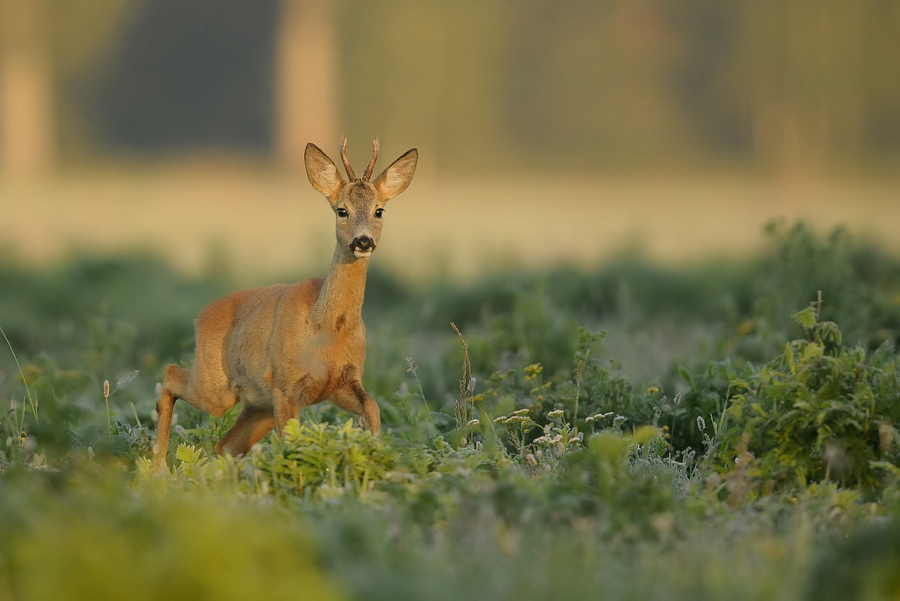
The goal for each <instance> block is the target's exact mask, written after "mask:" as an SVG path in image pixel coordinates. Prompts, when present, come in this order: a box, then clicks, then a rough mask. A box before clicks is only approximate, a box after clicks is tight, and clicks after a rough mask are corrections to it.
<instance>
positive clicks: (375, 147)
mask: <svg viewBox="0 0 900 601" xmlns="http://www.w3.org/2000/svg"><path fill="white" fill-rule="evenodd" d="M377 160H378V134H375V139H374V140H372V160H371V161H369V166H368V167H366V172H365V173H363V181H366V182H367V181H369V178H371V177H372V170H373V169H375V161H377Z"/></svg>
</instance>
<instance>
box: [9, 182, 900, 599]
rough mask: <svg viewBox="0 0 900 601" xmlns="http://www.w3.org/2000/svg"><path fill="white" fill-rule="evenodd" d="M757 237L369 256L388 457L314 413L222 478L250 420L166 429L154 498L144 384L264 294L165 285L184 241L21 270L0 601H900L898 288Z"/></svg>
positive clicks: (767, 236) (369, 311)
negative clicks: (547, 263)
mask: <svg viewBox="0 0 900 601" xmlns="http://www.w3.org/2000/svg"><path fill="white" fill-rule="evenodd" d="M409 196H410V197H412V196H413V195H412V192H411V193H410V195H409ZM407 200H408V201H409V202H408V205H407V206H405V207H404V210H403V211H400V210H398V211H397V215H398V216H399V215H400V213H402V212H405V211H406V210H407V209H410V210H412V209H413V207H414V202H413V201H414V200H416V199H414V198H409V199H401V200H399V201H397V202H398V203H399V202H406V201H407ZM469 202H473V201H471V200H470V201H469ZM876 204H877V203H876ZM398 206H399V205H398ZM317 210H318V211H321V212H322V213H323V214H325V216H326V217H327V211H326V210H325V208H324V207H317ZM310 211H312V209H310ZM135 219H137V217H135ZM96 221H97V225H96V230H95V231H96V235H97V237H98V239H100V240H102V238H103V237H104V232H108V231H113V230H114V229H115V224H108V225H104V223H103V220H102V219H99V218H98V219H97V220H96ZM812 222H813V223H814V224H816V225H817V226H818V225H821V222H819V221H816V220H815V219H813V220H812ZM323 223H324V222H323ZM650 223H653V219H652V218H650ZM732 223H733V222H732ZM69 225H70V226H71V225H72V224H71V223H70V224H69ZM883 225H884V227H888V225H887V224H883ZM745 226H746V224H737V225H735V226H734V227H736V228H743V229H744V230H746V229H747V228H746V227H745ZM85 227H87V226H85ZM279 227H283V226H279ZM461 227H462V228H463V230H462V231H463V232H468V233H469V234H472V236H473V239H477V236H476V234H477V233H478V232H479V231H480V230H479V229H478V228H482V227H484V226H483V225H482V224H481V223H474V222H471V223H470V222H468V221H467V222H466V223H465V224H462V226H461ZM466 227H468V228H469V229H468V230H467V229H465V228H466ZM660 227H661V226H660ZM105 228H106V229H105ZM320 229H321V228H320ZM709 229H713V228H712V226H710V228H709ZM279 231H281V230H279ZM388 231H390V230H388ZM413 231H415V230H414V228H413V229H409V226H407V228H406V229H405V228H402V227H398V228H397V232H413ZM885 231H887V230H885ZM682 232H683V230H682ZM745 234H746V231H745V233H744V234H741V236H745ZM23 235H24V234H23ZM457 235H459V232H457ZM278 236H281V234H280V233H279V234H273V237H278ZM391 236H396V237H397V240H395V242H394V243H393V244H396V246H397V248H400V246H401V241H402V240H403V239H404V237H403V235H401V234H400V233H396V234H395V232H393V231H390V233H386V237H385V240H386V241H388V240H389V239H390V238H391ZM753 236H754V237H755V241H754V242H752V247H753V248H754V249H756V251H755V252H754V253H752V254H747V253H746V252H745V253H742V254H743V256H744V258H739V257H737V256H734V255H730V256H724V257H723V258H720V259H717V260H698V259H697V258H696V255H692V254H691V253H687V255H686V258H685V260H682V261H680V262H677V264H673V263H668V264H664V266H660V263H659V262H654V261H651V260H649V259H647V258H644V257H642V256H640V255H630V254H627V253H624V254H623V253H619V254H618V255H616V257H617V258H609V257H607V258H606V260H605V261H604V262H603V263H602V265H601V266H600V267H587V266H584V264H581V263H579V262H578V261H574V262H573V263H574V264H576V265H579V264H580V265H582V266H577V267H575V266H573V267H570V268H562V267H538V268H532V269H529V270H517V269H514V268H509V267H508V266H506V267H505V268H504V265H503V264H502V262H501V263H498V264H496V265H495V266H494V265H492V266H491V267H492V268H493V269H494V271H491V270H490V269H489V270H488V271H487V272H484V271H482V272H479V273H474V272H472V271H469V276H468V278H467V279H466V280H465V283H459V282H457V281H451V280H444V281H441V280H438V279H436V278H431V279H421V278H420V279H418V280H415V279H412V280H411V279H410V278H408V277H404V278H398V277H396V276H394V275H391V274H392V273H393V272H392V271H389V270H381V269H379V263H378V259H377V258H376V259H375V260H373V263H374V265H373V268H372V271H371V272H370V275H369V281H368V286H367V291H366V304H365V307H364V316H365V319H366V323H367V327H368V356H367V363H366V373H365V375H364V377H363V383H364V385H365V386H366V388H367V390H369V392H370V393H371V394H372V395H373V396H374V398H375V399H376V400H377V401H378V403H379V405H380V406H381V409H382V419H383V425H384V429H383V431H382V433H381V434H380V435H379V436H378V437H374V438H373V437H372V436H370V435H369V434H368V433H366V432H364V431H362V430H360V429H359V428H358V426H357V425H356V424H355V423H354V422H353V421H352V420H351V417H350V416H349V415H348V414H346V413H342V412H340V411H339V410H337V409H335V408H333V407H331V406H330V405H328V406H322V407H316V408H312V409H307V410H305V411H304V412H303V413H302V416H301V420H300V421H299V423H295V424H292V425H291V427H289V428H288V429H287V430H286V432H285V436H284V438H283V439H281V440H278V439H275V438H274V437H272V436H270V437H269V438H267V439H265V441H264V442H263V443H262V444H261V445H259V446H258V447H256V448H255V449H254V451H253V452H252V453H251V455H250V456H249V457H245V458H241V459H236V460H235V459H222V458H217V457H216V456H215V455H214V453H213V446H214V445H215V442H216V441H217V440H218V438H219V437H220V436H221V435H222V434H223V433H224V431H225V430H226V429H227V428H228V426H229V425H230V423H231V421H233V420H234V419H235V417H236V416H235V413H236V412H232V413H231V414H229V415H226V416H225V417H224V418H221V419H212V418H210V417H209V416H206V415H204V414H201V413H199V412H197V411H196V410H193V409H192V408H190V407H188V406H187V405H186V404H184V403H181V402H179V403H178V404H177V405H176V412H177V414H178V420H177V425H176V426H175V427H174V428H173V434H172V445H171V449H170V454H169V458H168V460H169V466H170V471H171V472H172V473H171V474H170V475H169V476H168V477H154V476H153V475H152V474H151V473H150V470H149V458H150V457H151V454H152V450H151V449H152V445H153V439H154V435H155V434H154V427H153V409H154V405H155V400H156V399H155V392H154V387H155V383H156V382H158V381H160V380H161V376H162V372H163V369H164V368H165V366H166V365H167V364H168V363H171V362H184V363H187V362H190V361H192V357H193V340H192V321H193V318H194V316H195V315H196V313H197V312H198V311H199V310H200V309H201V308H202V307H203V306H204V305H205V304H206V303H207V302H209V301H210V300H212V299H214V298H216V297H217V296H219V295H221V294H223V293H225V292H227V291H229V290H232V289H234V288H236V287H240V286H241V285H243V284H244V283H245V282H246V281H248V279H251V278H249V277H248V276H247V275H246V273H245V272H243V271H242V270H240V269H238V270H236V271H229V270H228V269H212V268H209V269H206V270H203V269H202V268H199V267H198V268H196V269H193V270H188V271H187V272H186V271H185V270H184V269H183V268H182V267H183V265H181V266H176V267H173V266H172V264H173V263H175V264H176V265H177V261H173V260H172V259H171V256H172V253H173V252H175V251H177V249H178V246H177V245H178V240H177V238H174V237H173V242H172V248H169V249H168V250H167V251H166V254H165V255H164V256H165V257H166V258H165V259H163V258H157V256H156V255H152V254H151V255H147V254H140V253H135V254H129V255H128V256H125V257H120V258H115V259H113V258H98V257H97V256H96V255H94V254H91V253H88V254H83V255H80V256H78V257H76V258H70V259H67V260H65V261H61V262H55V263H50V264H43V265H44V266H42V267H34V264H35V263H34V261H33V260H32V259H35V260H37V259H42V258H41V257H37V256H35V257H22V256H12V255H10V256H8V257H7V258H6V259H3V260H0V327H2V328H3V332H4V336H3V338H4V339H3V340H0V343H2V347H0V402H2V412H0V433H2V437H0V599H16V600H18V599H22V600H26V599H27V600H31V599H50V598H53V599H82V598H94V599H114V598H115V599H119V598H133V599H144V598H146V599H159V598H193V599H197V598H235V599H237V598H248V597H250V596H251V595H253V596H257V597H261V598H262V597H265V598H292V599H298V598H299V599H344V598H349V599H448V600H449V599H460V598H468V599H473V600H474V599H491V600H494V599H516V600H519V599H522V600H524V599H576V598H580V597H586V598H610V599H691V600H695V599H760V600H770V599H786V600H787V599H790V600H794V599H816V600H823V599H898V598H900V524H898V522H897V517H896V516H897V515H898V513H900V434H898V430H900V354H898V351H897V348H896V342H897V339H898V335H900V261H898V260H897V259H896V258H895V257H894V255H893V252H894V249H891V248H888V249H886V248H885V247H884V246H883V245H873V244H870V243H868V242H866V241H865V240H861V239H859V238H856V237H854V235H851V234H850V233H848V232H847V231H845V230H841V229H837V230H834V231H831V232H826V233H821V232H820V231H819V229H818V227H807V226H805V225H802V224H801V225H796V226H795V225H773V226H770V227H768V228H767V229H766V230H765V231H764V232H760V231H759V230H755V231H754V232H753ZM321 239H322V240H323V241H324V240H326V237H325V236H322V238H321ZM681 239H682V240H690V239H691V236H690V233H684V232H683V233H682V234H681ZM742 239H744V238H742ZM98 244H101V245H102V243H98ZM413 247H414V248H415V246H413ZM173 249H174V250H173ZM474 250H480V249H474ZM474 250H473V249H470V250H468V251H466V252H474ZM488 250H489V249H488ZM50 254H52V253H50ZM451 254H452V253H449V252H448V256H450V255H451ZM724 254H725V255H728V253H724ZM321 256H324V257H325V259H324V261H326V262H327V253H322V255H321ZM44 258H46V257H44ZM595 258H596V257H595ZM687 259H690V260H687ZM201 263H202V261H201ZM385 264H386V265H391V261H386V262H385ZM522 264H528V262H527V257H526V258H525V259H524V260H523V261H522ZM200 267H202V265H201V266H200ZM212 267H215V265H213V266H212ZM451 267H452V266H451ZM277 268H278V269H283V270H289V269H291V266H290V265H283V264H279V265H278V267H277ZM462 271H466V270H465V269H462ZM188 272H190V273H188ZM281 275H282V278H281V279H290V278H292V277H297V276H292V275H291V274H290V273H289V272H287V271H283V272H282V274H281ZM451 324H453V325H451ZM457 329H458V331H456V330H457ZM7 343H8V344H7ZM104 381H108V382H109V383H110V394H109V395H108V397H105V396H104ZM326 405H327V404H326Z"/></svg>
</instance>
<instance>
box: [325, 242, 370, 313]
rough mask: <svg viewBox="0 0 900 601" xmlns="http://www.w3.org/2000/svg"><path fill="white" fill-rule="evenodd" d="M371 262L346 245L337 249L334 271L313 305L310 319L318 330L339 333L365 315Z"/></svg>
mask: <svg viewBox="0 0 900 601" xmlns="http://www.w3.org/2000/svg"><path fill="white" fill-rule="evenodd" d="M368 267H369V259H368V258H362V259H359V258H357V257H356V256H354V255H353V253H352V252H351V251H350V250H349V249H348V248H346V247H345V246H344V245H342V244H340V243H338V244H337V246H336V247H335V249H334V257H333V259H332V261H331V269H330V270H329V271H328V275H327V276H325V281H324V283H323V284H322V290H321V292H319V297H318V299H316V304H315V305H313V309H312V311H311V318H312V321H313V322H314V323H316V324H317V325H318V326H319V327H322V328H326V329H335V330H339V329H341V328H342V327H343V325H344V324H345V323H347V322H349V321H352V320H357V319H360V318H361V315H362V304H363V297H364V296H365V292H366V271H367V269H368Z"/></svg>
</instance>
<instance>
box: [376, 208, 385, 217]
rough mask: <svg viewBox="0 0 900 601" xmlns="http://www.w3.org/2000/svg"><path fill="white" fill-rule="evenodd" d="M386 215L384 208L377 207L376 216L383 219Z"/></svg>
mask: <svg viewBox="0 0 900 601" xmlns="http://www.w3.org/2000/svg"><path fill="white" fill-rule="evenodd" d="M382 215H384V209H375V216H376V217H378V218H379V219H381V216H382Z"/></svg>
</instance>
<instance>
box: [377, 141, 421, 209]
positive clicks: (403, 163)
mask: <svg viewBox="0 0 900 601" xmlns="http://www.w3.org/2000/svg"><path fill="white" fill-rule="evenodd" d="M418 160H419V152H418V151H417V150H416V149H415V148H413V149H412V150H409V151H407V152H406V154H404V155H403V156H402V157H400V158H399V159H397V160H396V161H394V162H393V163H391V166H390V167H388V168H387V169H385V170H384V172H383V173H382V174H381V175H379V176H378V178H377V179H376V180H375V181H374V182H372V183H373V184H374V186H375V187H376V188H377V189H378V191H379V192H381V194H383V195H384V199H385V200H388V199H389V198H393V197H395V196H397V195H398V194H400V193H401V192H403V191H404V190H406V188H407V187H409V183H410V182H411V181H412V178H413V174H414V173H415V172H416V162H417V161H418Z"/></svg>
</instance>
